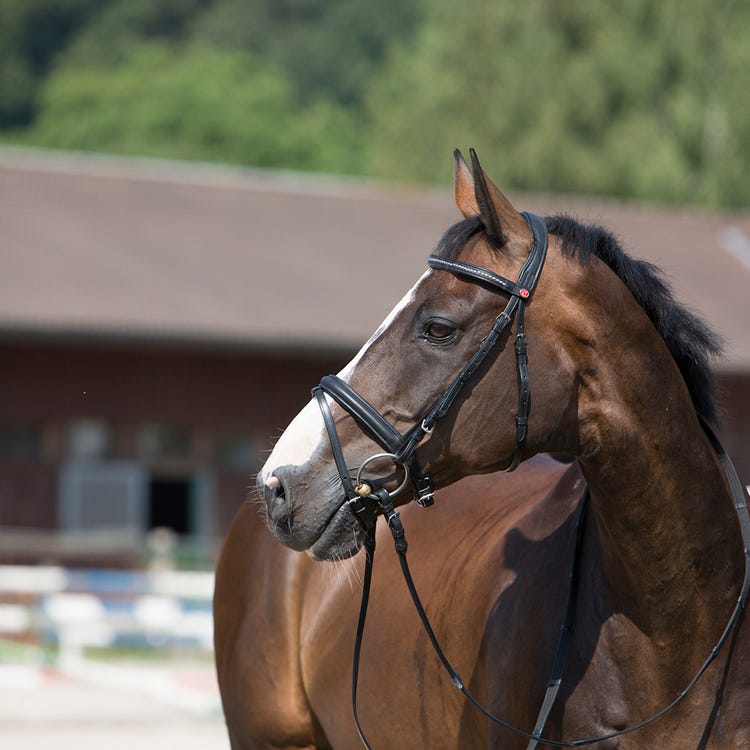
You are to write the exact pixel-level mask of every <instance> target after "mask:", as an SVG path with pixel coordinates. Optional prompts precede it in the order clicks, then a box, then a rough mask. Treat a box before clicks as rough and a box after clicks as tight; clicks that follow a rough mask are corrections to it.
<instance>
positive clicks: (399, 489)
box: [354, 453, 409, 497]
mask: <svg viewBox="0 0 750 750" xmlns="http://www.w3.org/2000/svg"><path fill="white" fill-rule="evenodd" d="M379 458H390V459H391V460H392V461H393V463H394V464H395V465H396V466H400V467H401V468H402V469H403V470H404V481H403V482H401V484H400V485H399V486H398V487H397V488H396V489H395V490H393V492H389V493H388V494H389V495H390V497H396V495H398V494H399V493H400V492H402V491H403V490H404V489H405V487H406V485H407V484H408V483H409V469H408V468H407V467H406V465H405V464H400V463H397V461H396V458H397V457H396V454H395V453H376V454H375V455H374V456H370V457H369V458H366V459H365V460H364V461H363V462H362V464H361V466H360V467H359V469H357V477H356V479H355V480H354V481H355V482H356V485H355V487H354V491H355V492H356V493H357V494H358V495H360V492H359V491H358V490H359V488H362V490H364V488H365V487H368V486H369V485H367V484H364V485H363V483H362V471H363V469H364V468H365V466H367V464H369V463H372V462H373V461H375V460H377V459H379ZM368 494H369V493H368ZM360 497H362V495H360Z"/></svg>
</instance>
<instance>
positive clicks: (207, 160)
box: [0, 0, 750, 750]
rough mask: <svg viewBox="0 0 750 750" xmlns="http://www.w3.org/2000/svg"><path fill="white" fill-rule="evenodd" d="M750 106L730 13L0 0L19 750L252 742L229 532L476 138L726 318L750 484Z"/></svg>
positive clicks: (697, 3)
mask: <svg viewBox="0 0 750 750" xmlns="http://www.w3.org/2000/svg"><path fill="white" fill-rule="evenodd" d="M748 91H750V5H749V4H747V3H743V2H736V1H732V0H718V1H717V0H682V1H681V2H676V1H675V0H665V1H664V2H661V3H652V2H646V0H627V1H626V2H625V1H619V2H612V1H611V0H610V1H609V2H601V0H581V1H580V2H577V3H560V2H557V0H527V1H525V2H520V0H508V1H506V2H496V3H492V4H489V3H485V2H479V1H478V0H464V2H462V3H460V4H457V3H455V2H451V3H449V2H447V0H419V1H416V2H411V3H409V2H406V3H404V2H401V1H400V0H370V2H366V3H364V2H359V1H357V0H337V2H322V1H321V0H0V741H2V740H6V745H5V746H7V747H24V748H35V747H43V746H44V747H46V746H47V745H48V744H49V742H50V741H51V740H50V738H52V737H54V738H55V741H56V743H57V744H62V746H63V747H65V746H70V747H76V748H86V747H92V748H93V747H97V748H98V747H100V746H102V745H103V744H105V743H106V744H107V746H108V747H110V748H112V747H114V748H117V747H120V744H118V743H122V747H132V746H133V745H134V744H136V743H140V745H141V747H142V748H143V750H148V748H150V747H154V748H156V747H158V748H170V747H180V748H183V749H184V748H190V747H201V748H213V747H216V748H225V747H227V742H226V740H225V738H224V729H223V725H222V719H221V712H220V708H219V701H218V696H217V690H216V684H215V679H214V677H213V666H212V651H211V639H212V631H211V616H210V600H211V594H212V589H213V574H212V570H213V566H214V563H215V560H216V555H217V553H218V549H219V546H220V542H221V538H222V536H223V534H224V533H225V532H226V530H227V528H228V525H229V523H230V522H231V519H232V517H233V515H234V513H235V512H236V510H237V508H238V507H239V506H240V505H241V504H242V503H243V502H245V501H246V498H249V500H247V501H248V502H253V499H252V492H251V491H250V488H251V487H252V485H253V481H254V473H255V472H256V471H257V469H258V467H259V466H260V465H261V463H262V462H263V457H264V455H265V454H266V452H267V451H268V449H269V448H270V447H271V445H272V444H273V441H274V439H275V438H276V437H277V436H278V434H280V431H281V430H282V429H283V427H284V426H285V425H286V424H287V423H288V422H289V420H290V419H291V417H292V416H293V415H294V414H295V413H296V412H297V411H298V410H299V408H301V406H303V405H304V403H305V402H306V401H307V399H308V397H309V390H310V388H311V387H312V386H313V385H315V384H316V383H317V382H318V380H319V378H320V376H321V375H323V374H326V373H328V372H336V371H338V370H339V369H340V368H341V366H342V365H343V364H344V363H345V362H346V361H348V359H350V358H351V356H352V355H353V353H354V352H355V351H356V350H357V349H358V348H359V345H360V344H361V342H362V341H363V340H365V339H366V338H367V336H368V335H369V333H370V332H371V331H372V329H373V328H374V327H375V326H376V325H377V324H378V323H379V322H380V320H381V319H382V318H383V317H384V316H385V314H386V313H387V311H388V310H389V309H390V308H391V307H392V306H393V304H394V303H395V302H396V301H397V300H398V299H399V298H400V297H401V295H402V294H403V292H404V290H405V289H406V288H408V287H409V286H411V284H412V283H413V281H414V279H415V278H417V277H418V275H419V274H421V272H422V269H423V265H424V259H425V257H426V255H427V254H428V253H429V252H430V250H431V249H432V247H434V245H435V243H436V241H437V240H438V239H439V237H440V235H441V233H442V231H443V230H444V229H445V228H447V226H449V225H450V224H451V223H452V222H453V221H454V220H455V219H456V218H457V212H456V209H455V207H454V206H453V203H452V198H451V195H450V180H451V174H452V156H451V152H452V149H453V148H454V147H456V146H459V147H462V148H464V149H467V148H468V147H469V146H474V147H476V148H477V150H478V153H479V155H480V158H481V159H482V162H483V164H484V166H485V168H486V170H487V171H488V172H489V174H490V175H491V176H492V178H493V180H494V181H495V182H496V183H497V184H498V185H500V186H501V187H502V188H503V189H507V190H508V191H509V192H510V194H511V197H512V198H513V200H514V202H515V203H516V205H517V207H519V208H525V209H528V210H533V211H537V212H539V213H543V214H550V213H556V212H560V211H565V212H571V213H573V214H575V215H576V216H578V217H579V218H581V219H585V220H590V221H595V222H600V223H603V224H605V225H607V226H608V227H610V228H611V229H612V230H614V231H615V233H617V234H618V235H619V237H620V238H621V239H622V241H623V243H624V245H625V247H626V248H627V249H628V250H629V251H631V252H632V254H634V255H636V256H639V257H643V258H646V259H648V260H650V261H652V262H654V263H657V264H658V265H659V266H661V267H662V268H663V269H664V271H665V272H666V273H667V275H668V276H669V277H670V279H671V280H672V282H673V285H674V287H675V291H676V293H677V294H678V296H679V297H680V298H681V299H683V300H685V301H686V302H688V303H689V305H690V306H691V307H693V308H694V309H695V310H697V311H699V312H700V313H702V314H703V315H704V316H705V317H706V319H707V320H708V321H709V322H710V323H711V324H712V325H713V326H714V328H715V329H716V331H717V333H718V334H720V335H721V336H722V337H723V338H724V340H725V357H724V359H722V360H721V361H720V362H717V365H716V373H717V377H718V381H719V386H720V390H721V399H722V406H723V413H724V421H723V426H722V434H723V437H724V439H725V441H726V443H727V447H728V450H729V453H730V454H731V455H732V457H733V458H734V459H735V460H736V463H737V466H738V469H739V471H740V474H741V476H742V478H743V480H744V481H745V482H746V483H747V482H750V440H749V438H750V332H749V331H748V323H749V322H750V294H749V288H750V287H749V284H748V282H750V212H749V211H748V208H749V207H750V180H748V178H747V175H748V174H749V173H750V97H748ZM32 695H33V699H32V698H31V696H32ZM113 727H115V728H117V732H112V728H113ZM66 743H67V745H66ZM191 743H192V744H191Z"/></svg>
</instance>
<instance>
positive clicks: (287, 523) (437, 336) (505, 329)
mask: <svg viewBox="0 0 750 750" xmlns="http://www.w3.org/2000/svg"><path fill="white" fill-rule="evenodd" d="M471 156H472V169H471V170H470V169H469V167H468V165H467V164H466V162H465V161H464V159H463V157H462V156H461V154H460V152H458V151H456V152H455V171H454V192H455V199H456V204H457V206H458V209H459V211H460V212H461V214H462V215H463V219H462V220H460V221H459V222H458V223H456V224H455V225H453V226H452V227H451V228H450V229H448V231H447V232H446V233H445V235H444V236H443V238H442V240H441V241H440V243H439V244H438V247H437V250H436V252H435V254H434V255H433V256H431V259H430V266H431V267H430V268H429V269H428V270H427V271H426V272H425V273H424V275H423V276H422V277H421V278H420V279H419V280H418V281H417V282H416V284H415V285H414V286H413V287H412V288H411V289H410V290H409V291H408V292H407V293H406V295H405V296H404V298H403V299H402V300H401V302H400V303H399V304H398V305H397V306H396V307H395V308H394V309H393V311H392V312H391V313H390V315H389V316H388V318H387V319H386V320H385V321H384V322H383V324H382V325H381V326H380V327H379V328H378V329H377V330H376V331H375V333H374V334H373V335H372V337H371V338H370V339H369V341H367V343H366V344H365V345H364V346H363V347H362V349H361V350H360V352H359V353H358V354H357V355H356V356H355V358H354V359H353V360H352V361H351V362H350V363H349V364H348V365H347V366H346V367H345V368H344V370H343V371H342V372H341V373H339V376H338V380H339V382H341V383H343V384H345V386H343V387H345V389H347V390H348V391H349V392H351V393H353V394H358V395H359V396H361V397H362V398H363V399H364V400H365V401H366V403H367V405H368V406H371V407H373V409H374V411H375V412H376V413H378V414H379V415H380V417H381V418H382V419H383V420H384V421H386V422H387V423H388V424H389V425H391V426H392V428H393V429H394V431H395V434H399V435H404V434H407V435H408V434H410V431H411V434H412V435H413V434H414V430H415V429H416V428H417V427H418V426H419V424H420V421H421V420H423V419H424V416H425V414H430V410H431V408H432V407H434V405H435V404H436V402H439V401H440V398H441V396H442V395H443V394H444V393H445V392H446V389H449V388H450V386H451V385H452V384H454V383H455V380H456V377H457V376H459V375H462V373H463V374H465V375H466V376H467V377H466V379H465V382H462V383H461V385H460V387H459V388H457V389H456V393H455V394H454V396H455V398H454V399H453V400H451V402H450V404H448V405H447V408H446V409H445V413H444V414H441V415H440V419H436V420H435V423H434V425H429V428H428V429H425V430H424V431H423V432H422V433H421V434H418V441H416V442H417V443H418V444H417V445H415V446H414V449H413V455H410V459H413V460H412V463H411V465H412V466H413V465H417V466H418V467H419V471H421V472H423V473H424V474H425V475H429V477H430V479H431V482H432V483H433V484H434V486H435V487H442V486H445V485H447V484H450V483H452V482H455V481H456V480H458V479H460V478H461V477H464V476H467V475H470V474H478V473H486V472H491V471H496V470H498V469H501V468H507V467H508V466H514V465H515V464H516V463H517V461H518V459H519V458H526V457H528V456H530V455H533V454H534V453H536V452H539V451H540V450H547V451H551V450H556V451H563V452H570V453H573V452H575V450H576V448H577V445H578V443H577V436H576V432H575V423H576V419H575V418H576V403H575V394H576V388H575V380H576V378H577V377H578V373H577V371H576V368H575V367H574V366H573V365H572V362H573V361H574V360H573V358H572V357H571V356H570V355H569V353H568V348H569V345H570V346H577V345H580V338H581V336H585V327H584V330H583V333H582V332H581V327H580V326H577V328H576V330H575V333H574V334H572V333H569V332H568V331H567V330H566V329H568V328H569V326H567V323H568V322H570V321H571V320H573V319H575V320H577V321H580V320H581V310H580V305H579V301H581V300H583V299H584V298H585V297H586V296H587V295H588V292H589V291H590V290H588V289H587V288H586V284H585V283H584V273H583V270H582V267H581V265H580V264H573V263H572V262H571V261H570V258H568V257H566V256H564V255H563V254H562V253H560V252H559V241H558V239H557V238H551V244H550V246H549V252H548V253H547V260H546V262H545V263H544V269H543V272H542V267H541V266H542V262H538V263H537V266H538V267H537V268H536V277H538V278H539V284H538V286H537V287H536V288H535V289H532V291H533V299H532V295H531V292H530V291H529V290H527V289H526V288H520V287H519V285H520V282H519V283H518V284H516V283H514V281H511V280H517V279H519V278H522V277H523V274H524V272H525V270H526V269H527V267H528V266H529V261H530V260H533V259H532V258H530V254H531V253H533V252H534V250H535V241H538V239H539V238H537V237H536V236H535V233H534V231H533V225H532V223H531V222H530V220H529V219H528V218H527V217H526V216H524V215H523V214H521V213H519V212H518V211H517V210H516V209H515V208H514V207H513V205H512V204H511V202H510V201H509V200H508V198H507V197H506V196H505V195H503V193H502V192H501V191H500V190H499V189H498V188H497V187H496V186H495V185H494V184H493V183H492V182H491V181H490V180H489V179H488V178H487V177H486V175H485V174H484V172H483V171H482V168H481V166H480V164H479V161H478V160H477V158H476V154H475V153H474V152H473V151H472V152H471ZM534 218H536V219H537V221H538V222H539V223H540V224H541V225H542V229H543V222H541V220H539V219H538V217H534ZM540 231H541V230H540ZM543 231H544V243H545V248H544V249H545V251H546V244H547V240H546V229H543ZM542 261H543V257H542ZM563 264H565V265H566V266H569V267H568V268H565V269H564V271H563V269H561V266H562V265H563ZM467 269H468V270H467ZM471 269H474V271H472V270H471ZM446 271H448V272H446ZM451 271H452V272H451ZM485 277H486V278H485ZM536 277H535V278H534V283H536V280H537V278H536ZM497 279H499V280H500V281H497ZM504 285H505V286H504ZM506 287H507V288H506ZM514 295H515V296H516V297H517V298H518V299H517V300H515V301H514V303H513V304H512V305H511V304H509V300H510V299H511V298H512V297H513V296H514ZM516 302H517V303H518V305H516V304H515V303H516ZM519 306H521V307H522V308H523V310H521V311H520V312H519ZM526 308H528V312H526V313H525V318H524V321H523V324H524V326H525V330H523V331H522V332H521V338H523V339H524V341H521V342H520V345H521V346H523V348H524V359H525V358H526V353H525V352H526V346H525V341H528V364H526V362H525V361H524V363H523V369H524V372H522V371H521V364H520V363H519V355H518V346H519V343H518V341H517V339H518V338H519V336H518V331H519V327H518V325H517V323H518V321H514V320H513V317H516V318H518V317H519V316H520V315H524V310H525V309H526ZM503 311H509V313H508V314H507V315H506V317H507V318H508V320H507V321H505V322H506V323H507V325H502V326H498V325H497V323H498V320H499V313H501V312H503ZM514 324H516V325H514ZM493 330H494V331H499V334H498V335H497V342H496V345H493V347H492V349H491V351H488V352H486V356H484V357H483V358H482V359H481V361H480V362H476V363H475V364H476V366H475V368H474V369H473V370H472V371H471V372H468V373H466V372H465V368H466V364H467V362H469V361H471V360H472V357H473V356H474V355H475V353H476V352H477V351H478V350H479V349H480V348H482V346H483V342H484V341H485V340H486V339H487V338H488V332H491V331H493ZM492 335H495V334H492ZM526 372H527V373H528V383H531V384H533V408H529V407H530V403H529V400H530V399H529V394H528V392H527V393H526V396H525V398H526V404H525V409H526V411H527V412H528V414H525V415H523V416H521V415H519V408H520V406H519V402H520V401H521V400H523V398H524V397H523V395H520V396H519V378H525V377H526ZM321 398H323V399H325V402H326V403H325V404H323V405H322V406H323V410H326V408H329V409H330V414H331V417H330V418H331V420H332V422H333V424H334V427H333V428H332V429H333V430H335V435H336V438H337V439H338V442H339V443H340V449H341V453H342V454H343V461H345V463H346V468H345V469H343V470H341V471H339V470H337V466H336V461H335V460H334V459H335V456H334V451H333V450H332V446H331V442H332V438H331V436H330V430H329V433H328V434H327V431H326V428H325V424H324V419H323V416H322V414H321V408H320V407H321V404H320V402H319V399H318V400H316V399H313V400H312V401H311V402H310V403H309V404H308V405H307V406H306V407H305V408H304V409H303V410H302V411H301V412H300V413H299V414H298V415H297V417H296V418H295V419H294V420H293V421H292V423H291V424H290V425H289V427H288V428H287V429H286V430H285V432H284V433H283V434H282V436H281V438H280V439H279V441H278V443H277V444H276V446H275V448H274V450H273V452H272V453H271V455H270V457H269V459H268V461H267V462H266V464H265V466H264V467H263V469H262V470H261V472H260V474H259V476H258V489H259V491H260V493H261V495H262V497H263V498H264V500H265V503H266V507H267V513H268V519H269V523H270V525H271V528H272V530H273V532H274V533H275V534H276V536H277V537H278V538H279V539H280V540H281V541H282V542H283V543H284V544H286V545H288V546H290V547H292V548H293V549H297V550H308V551H309V553H310V554H311V555H312V556H313V557H315V558H319V559H337V558H342V557H346V556H349V555H351V554H354V553H355V552H356V551H357V550H358V549H359V548H360V546H361V544H362V541H363V530H362V527H361V525H360V523H359V522H358V521H357V519H356V518H355V516H354V514H352V513H351V512H349V509H348V507H347V505H346V501H347V499H348V498H347V492H346V491H345V488H344V486H343V484H342V473H343V472H345V471H348V472H350V473H351V475H352V477H354V474H355V472H356V471H357V467H361V466H362V465H363V463H367V467H366V472H365V475H366V476H367V477H368V478H369V476H370V475H371V474H374V475H379V476H380V479H379V480H378V482H379V485H381V486H384V487H386V488H389V489H391V490H392V489H393V488H394V487H395V486H396V485H397V484H400V483H401V482H402V481H403V474H402V469H401V468H400V466H396V467H395V468H394V464H393V463H392V462H391V460H390V459H388V458H376V459H371V457H373V456H374V455H377V454H378V453H382V451H383V445H382V444H381V445H377V444H376V443H375V442H374V441H373V435H372V434H371V432H370V431H368V430H367V429H364V430H363V429H362V424H361V420H357V419H356V418H352V416H351V413H349V412H347V411H346V410H345V409H342V408H341V407H340V406H339V403H337V402H336V401H334V400H333V399H331V398H330V396H329V395H325V396H321ZM527 418H528V424H526V420H527ZM519 420H522V421H523V425H522V428H523V430H522V432H523V436H522V441H521V438H520V437H519V435H520V434H521V426H519V425H520V422H519ZM386 431H387V425H386ZM426 433H428V434H426ZM389 452H396V449H392V450H390V451H389ZM368 459H371V460H369V461H368ZM402 463H404V464H405V462H402ZM346 480H347V477H344V481H346ZM406 494H407V493H401V495H400V496H399V498H398V499H397V502H404V501H405V500H404V499H403V498H404V497H405V496H406Z"/></svg>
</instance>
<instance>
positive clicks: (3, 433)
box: [0, 425, 42, 461]
mask: <svg viewBox="0 0 750 750" xmlns="http://www.w3.org/2000/svg"><path fill="white" fill-rule="evenodd" d="M41 444H42V440H41V430H40V429H39V428H38V427H36V426H31V425H27V426H18V425H0V461H33V460H35V459H37V458H39V456H40V454H41Z"/></svg>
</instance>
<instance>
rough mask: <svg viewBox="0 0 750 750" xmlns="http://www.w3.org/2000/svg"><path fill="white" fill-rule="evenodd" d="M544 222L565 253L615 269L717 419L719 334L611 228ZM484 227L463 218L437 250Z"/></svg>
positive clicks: (702, 405)
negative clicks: (630, 251) (627, 248)
mask: <svg viewBox="0 0 750 750" xmlns="http://www.w3.org/2000/svg"><path fill="white" fill-rule="evenodd" d="M545 223H546V225H547V230H548V231H549V233H550V234H553V235H556V236H558V237H560V239H561V245H562V252H563V254H565V255H567V256H569V257H576V258H578V260H580V262H581V263H587V262H588V261H589V260H590V259H591V258H592V257H596V258H598V259H599V260H601V261H602V262H604V263H605V264H606V265H607V266H608V267H609V268H610V269H611V270H612V271H614V273H615V274H616V275H617V277H618V278H619V279H620V280H621V281H622V282H623V283H624V284H625V286H626V287H627V288H628V290H629V291H630V293H631V294H632V295H633V297H634V299H635V300H636V301H637V302H638V304H639V305H640V306H641V308H642V309H643V310H644V312H645V313H646V315H647V316H648V317H649V319H650V320H651V322H652V323H653V324H654V327H655V328H656V330H657V331H658V333H659V335H660V336H661V338H662V339H663V341H664V343H665V344H666V346H667V348H668V349H669V351H670V353H671V355H672V358H673V359H674V361H675V363H676V364H677V366H678V368H679V370H680V372H681V374H682V377H683V379H684V380H685V383H686V385H687V387H688V390H689V392H690V396H691V398H692V401H693V404H694V406H695V409H696V411H697V412H698V414H700V415H701V416H702V417H704V418H705V419H707V420H708V421H710V422H713V423H716V422H717V421H718V410H717V406H716V397H715V391H716V384H715V378H714V375H713V372H712V368H711V365H712V363H713V361H714V360H715V359H716V358H717V357H718V356H720V354H721V350H722V340H721V337H720V336H718V335H717V334H716V333H715V332H714V331H713V330H712V329H711V328H710V327H709V326H708V325H707V324H706V323H705V322H704V321H703V320H702V319H701V318H699V317H698V316H697V315H696V314H695V313H693V312H691V311H690V310H689V309H688V308H687V307H686V306H685V305H683V304H681V303H680V302H678V301H677V300H676V299H675V297H674V295H673V293H672V289H671V287H670V285H669V282H668V281H667V280H666V279H665V278H664V276H663V275H662V272H661V271H660V269H659V268H657V267H656V266H654V265H653V264H651V263H648V262H647V261H644V260H639V259H637V258H633V257H631V256H630V255H628V254H627V253H626V252H625V250H624V249H623V248H622V245H621V244H620V242H619V240H618V239H617V238H616V237H615V235H613V234H612V233H611V232H609V231H607V230H606V229H604V228H603V227H601V226H596V225H587V224H583V223H582V222H579V221H577V220H576V219H573V218H572V217H570V216H565V215H558V216H549V217H546V218H545ZM484 231H485V227H484V225H483V223H482V220H481V218H480V217H479V216H470V217H469V218H466V219H462V220H461V221H458V222H456V223H455V224H453V225H452V226H451V227H449V228H448V229H447V231H446V232H445V234H444V235H443V237H442V238H441V240H440V242H439V243H438V245H437V248H436V250H435V252H436V254H438V255H440V256H441V257H444V258H448V259H450V260H455V259H456V258H458V256H459V255H460V253H461V251H462V250H463V249H464V248H465V247H466V245H467V244H468V243H469V242H470V241H471V240H474V239H475V238H476V237H478V235H480V234H481V233H483V232H484Z"/></svg>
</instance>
